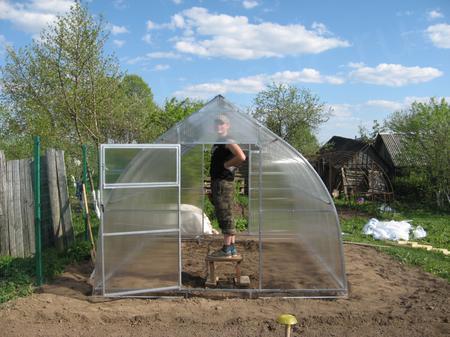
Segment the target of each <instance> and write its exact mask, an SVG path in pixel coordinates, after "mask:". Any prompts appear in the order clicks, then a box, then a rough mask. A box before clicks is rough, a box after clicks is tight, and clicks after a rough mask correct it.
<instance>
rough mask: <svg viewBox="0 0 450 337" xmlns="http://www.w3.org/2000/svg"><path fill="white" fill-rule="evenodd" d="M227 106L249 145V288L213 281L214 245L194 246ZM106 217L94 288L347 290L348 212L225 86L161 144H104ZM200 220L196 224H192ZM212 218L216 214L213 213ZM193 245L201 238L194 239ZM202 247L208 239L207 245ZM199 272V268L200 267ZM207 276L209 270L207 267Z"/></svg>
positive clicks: (317, 293)
mask: <svg viewBox="0 0 450 337" xmlns="http://www.w3.org/2000/svg"><path fill="white" fill-rule="evenodd" d="M222 114H225V115H226V116H227V117H228V119H229V120H230V125H231V128H230V136H231V139H232V140H233V142H235V143H237V144H239V145H240V146H241V148H242V149H243V150H244V151H245V153H246V157H247V160H246V161H247V163H246V165H247V167H248V173H247V174H248V177H247V184H248V230H246V231H245V232H241V233H239V234H238V236H237V240H238V241H237V243H239V242H240V243H241V246H242V247H247V248H248V247H250V246H252V245H253V246H252V247H254V249H253V250H252V251H251V253H250V250H248V252H249V253H248V254H247V250H245V249H244V250H241V252H242V255H243V258H244V262H243V264H242V273H243V274H246V273H247V274H248V275H249V277H250V279H251V286H250V287H249V288H245V289H241V288H237V287H225V288H221V287H217V288H213V289H210V288H205V287H204V286H201V285H200V286H199V284H200V283H197V284H195V283H192V282H191V280H192V279H194V277H191V278H190V277H189V275H190V273H192V266H195V265H198V266H200V267H199V273H198V274H196V275H197V276H195V277H197V278H198V279H201V278H202V273H203V274H204V272H205V268H204V259H205V255H206V251H205V252H199V253H198V254H197V255H195V251H193V250H192V249H190V250H189V252H187V251H186V249H187V248H186V247H188V245H189V242H192V243H193V247H194V248H195V247H196V245H198V244H199V242H201V241H202V240H205V241H208V240H211V238H215V239H216V241H217V242H219V244H220V238H221V236H220V235H211V234H206V233H205V224H206V223H207V222H208V219H207V217H206V215H205V212H204V211H205V207H206V202H207V201H206V200H207V198H205V188H204V184H205V179H206V180H207V177H208V171H207V166H208V159H207V158H208V157H207V155H208V153H209V151H210V148H211V145H212V144H215V143H217V134H216V130H215V127H214V120H215V119H216V118H217V117H218V116H219V115H222ZM100 151H101V154H100V157H101V197H100V199H101V204H102V219H101V226H100V232H99V240H98V247H97V262H96V271H95V277H94V292H95V293H97V294H102V295H104V296H156V295H158V296H161V295H174V296H176V295H181V294H189V293H199V292H217V291H220V292H234V293H236V294H237V295H239V293H241V295H244V294H242V293H246V294H245V295H246V296H248V295H250V296H251V295H253V294H255V295H257V296H292V297H322V296H324V297H336V296H343V295H346V294H347V281H346V275H345V269H344V256H343V249H342V241H341V232H340V226H339V220H338V216H337V213H336V209H335V207H334V204H333V201H332V198H331V196H330V195H329V193H328V191H327V189H326V188H325V186H324V184H323V183H322V181H321V179H320V177H319V176H318V175H317V174H316V172H315V170H314V169H313V168H312V166H311V165H310V164H309V163H308V161H307V160H306V159H305V158H303V156H302V155H301V154H300V153H298V152H297V151H296V150H295V149H294V148H293V147H292V146H290V145H289V144H287V143H286V142H285V141H283V140H282V139H281V138H279V137H278V136H277V135H275V134H274V133H273V132H271V131H270V130H268V129H267V128H266V127H264V126H263V125H261V124H260V123H259V122H258V121H256V120H255V119H254V118H252V117H251V116H249V115H248V114H245V113H242V112H240V111H239V109H238V108H237V107H236V106H234V105H233V104H231V103H230V102H228V101H227V100H226V99H224V98H223V97H222V96H220V95H219V96H216V97H215V98H214V99H212V100H211V101H210V102H209V103H208V104H206V105H205V106H204V107H203V108H202V109H200V110H199V111H197V112H195V113H194V114H192V115H191V116H189V117H188V118H186V119H185V120H183V121H181V122H179V123H178V124H176V125H175V126H173V127H172V128H171V129H170V130H168V131H167V132H166V133H165V134H163V135H162V136H161V137H160V138H159V139H158V140H157V141H156V142H155V143H154V144H126V145H119V144H108V145H102V146H101V149H100ZM193 223H194V225H192V224H193ZM208 223H209V222H208ZM191 247H192V245H191ZM199 247H200V246H199ZM191 276H192V275H191ZM203 277H205V276H203Z"/></svg>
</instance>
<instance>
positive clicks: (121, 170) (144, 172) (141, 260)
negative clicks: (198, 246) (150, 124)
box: [97, 144, 181, 296]
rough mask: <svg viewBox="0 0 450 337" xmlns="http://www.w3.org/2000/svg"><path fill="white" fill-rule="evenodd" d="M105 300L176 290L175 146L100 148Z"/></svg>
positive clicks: (178, 276) (177, 178) (178, 277)
mask: <svg viewBox="0 0 450 337" xmlns="http://www.w3.org/2000/svg"><path fill="white" fill-rule="evenodd" d="M100 162H101V204H102V221H101V228H100V230H101V232H100V238H101V242H99V244H100V245H101V246H100V249H99V251H100V252H101V256H97V259H100V258H101V259H102V261H101V264H100V265H101V271H98V272H101V273H102V280H103V284H102V288H103V294H104V295H105V296H127V295H137V294H145V293H150V292H155V291H156V292H164V291H166V290H173V289H180V287H181V257H180V146H179V145H166V144H161V145H156V144H152V145H102V146H101V160H100Z"/></svg>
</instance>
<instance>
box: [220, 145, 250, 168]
mask: <svg viewBox="0 0 450 337" xmlns="http://www.w3.org/2000/svg"><path fill="white" fill-rule="evenodd" d="M226 147H227V148H228V149H229V150H230V151H231V153H232V154H233V158H231V159H230V160H228V161H226V162H225V163H224V164H223V166H224V167H225V168H226V169H229V168H230V167H232V166H239V165H241V164H242V163H243V162H244V161H245V154H244V151H242V149H241V147H240V146H239V145H237V144H227V145H226Z"/></svg>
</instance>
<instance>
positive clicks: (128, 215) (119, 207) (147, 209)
mask: <svg viewBox="0 0 450 337" xmlns="http://www.w3.org/2000/svg"><path fill="white" fill-rule="evenodd" d="M103 197H104V201H103V207H104V214H103V230H104V233H114V232H130V231H145V230H160V229H173V228H178V188H177V187H161V188H160V187H152V188H148V187H146V188H120V189H112V190H104V191H103Z"/></svg>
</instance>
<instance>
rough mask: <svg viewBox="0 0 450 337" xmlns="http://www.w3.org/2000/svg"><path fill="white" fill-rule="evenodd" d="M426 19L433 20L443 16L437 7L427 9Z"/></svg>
mask: <svg viewBox="0 0 450 337" xmlns="http://www.w3.org/2000/svg"><path fill="white" fill-rule="evenodd" d="M427 16H428V20H434V19H440V18H443V17H444V14H442V13H441V12H440V11H439V10H438V9H435V10H432V11H429V12H428V13H427Z"/></svg>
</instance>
